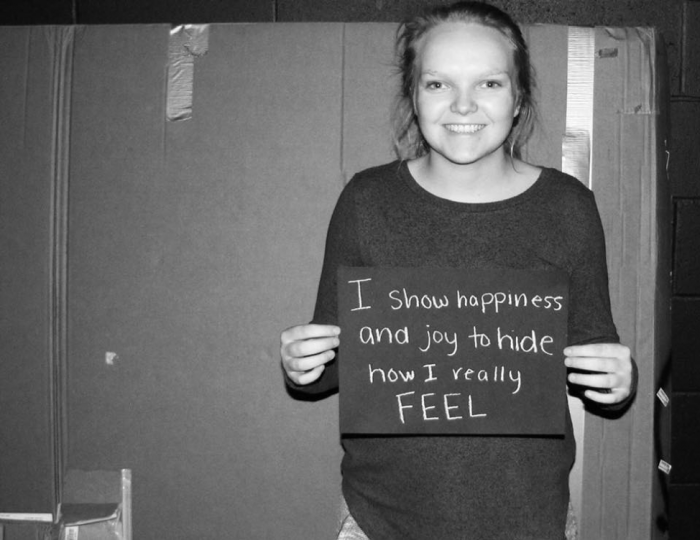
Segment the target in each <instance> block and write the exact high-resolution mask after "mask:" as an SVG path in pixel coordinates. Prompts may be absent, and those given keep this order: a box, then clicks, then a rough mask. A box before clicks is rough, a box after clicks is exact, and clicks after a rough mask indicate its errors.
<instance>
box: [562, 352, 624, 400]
mask: <svg viewBox="0 0 700 540" xmlns="http://www.w3.org/2000/svg"><path fill="white" fill-rule="evenodd" d="M564 355H565V356H566V359H565V360H564V363H565V364H566V366H567V367H568V368H571V369H574V370H580V371H583V372H585V373H580V372H574V373H569V377H568V379H569V382H570V383H572V384H577V385H580V386H585V387H587V388H588V389H587V390H586V391H585V392H584V395H585V396H586V397H587V398H588V399H590V400H591V401H595V402H597V403H602V404H605V405H612V404H614V403H620V402H622V401H624V400H625V399H627V397H628V396H629V395H630V392H631V391H632V390H631V387H632V369H633V368H632V356H631V353H630V350H629V348H628V347H625V346H624V345H620V344H619V343H590V344H587V345H572V346H571V347H567V348H566V349H564Z"/></svg>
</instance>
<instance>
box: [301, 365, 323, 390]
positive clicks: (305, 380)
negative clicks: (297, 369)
mask: <svg viewBox="0 0 700 540" xmlns="http://www.w3.org/2000/svg"><path fill="white" fill-rule="evenodd" d="M324 369H326V366H325V365H320V366H317V367H315V368H314V369H312V370H311V371H307V372H305V373H302V374H300V375H297V380H296V381H295V382H296V383H297V384H300V385H304V384H311V383H312V382H314V381H315V380H317V379H318V378H319V377H320V376H321V373H323V370H324Z"/></svg>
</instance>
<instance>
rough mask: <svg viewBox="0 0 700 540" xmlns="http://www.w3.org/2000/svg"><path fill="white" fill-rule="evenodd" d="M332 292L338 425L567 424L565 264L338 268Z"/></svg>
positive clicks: (368, 430) (434, 428) (374, 428)
mask: <svg viewBox="0 0 700 540" xmlns="http://www.w3.org/2000/svg"><path fill="white" fill-rule="evenodd" d="M338 300H339V303H338V309H339V324H340V327H341V329H342V335H341V347H340V354H339V377H340V429H341V432H342V433H344V434H492V435H495V434H502V435H559V434H563V433H564V422H565V411H566V406H567V405H566V368H565V366H564V355H563V353H562V350H563V349H564V347H565V346H566V343H567V313H568V278H567V275H566V274H565V273H564V272H560V271H556V270H551V271H550V270H532V271H531V270H527V271H523V270H511V269H501V268H492V269H479V270H463V269H443V268H440V269H437V268H346V267H344V268H340V269H339V271H338Z"/></svg>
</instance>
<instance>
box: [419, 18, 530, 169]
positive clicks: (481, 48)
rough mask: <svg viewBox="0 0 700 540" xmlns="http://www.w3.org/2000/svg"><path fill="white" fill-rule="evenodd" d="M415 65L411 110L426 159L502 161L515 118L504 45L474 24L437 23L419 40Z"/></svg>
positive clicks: (510, 62) (493, 33)
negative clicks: (424, 145) (427, 153)
mask: <svg viewBox="0 0 700 540" xmlns="http://www.w3.org/2000/svg"><path fill="white" fill-rule="evenodd" d="M416 61H417V65H416V67H417V70H416V71H417V73H418V80H417V84H416V94H415V101H414V104H415V111H416V116H417V118H418V124H419V126H420V129H421V132H422V134H423V137H424V138H425V140H426V141H427V143H428V145H429V147H430V159H431V160H437V161H438V162H439V161H441V160H446V161H447V162H449V163H452V164H457V165H467V164H473V163H477V162H479V163H488V162H490V161H494V160H499V162H500V161H502V160H503V158H504V155H505V154H504V149H503V143H504V141H505V140H506V138H507V137H508V134H509V133H510V130H511V128H512V126H513V119H514V118H515V117H516V116H517V114H518V106H517V90H516V88H515V76H516V75H515V68H514V62H513V46H512V45H511V44H510V42H509V41H508V39H507V38H506V37H505V36H504V35H503V34H501V32H499V31H498V30H496V29H494V28H490V27H487V26H482V25H480V24H477V23H462V22H456V23H443V24H440V25H439V26H437V27H435V28H433V29H432V30H430V31H429V32H428V33H427V34H426V35H425V36H424V37H423V39H422V43H420V44H419V48H418V55H417V60H416ZM436 164H437V162H436Z"/></svg>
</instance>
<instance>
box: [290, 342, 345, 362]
mask: <svg viewBox="0 0 700 540" xmlns="http://www.w3.org/2000/svg"><path fill="white" fill-rule="evenodd" d="M338 345H340V340H339V339H338V338H337V337H323V338H313V339H306V340H303V341H292V342H291V343H287V344H286V345H282V348H281V349H280V352H281V355H282V359H283V360H290V359H294V358H304V357H307V356H315V355H317V354H321V353H323V352H325V351H328V350H331V349H335V348H336V347H338Z"/></svg>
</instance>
